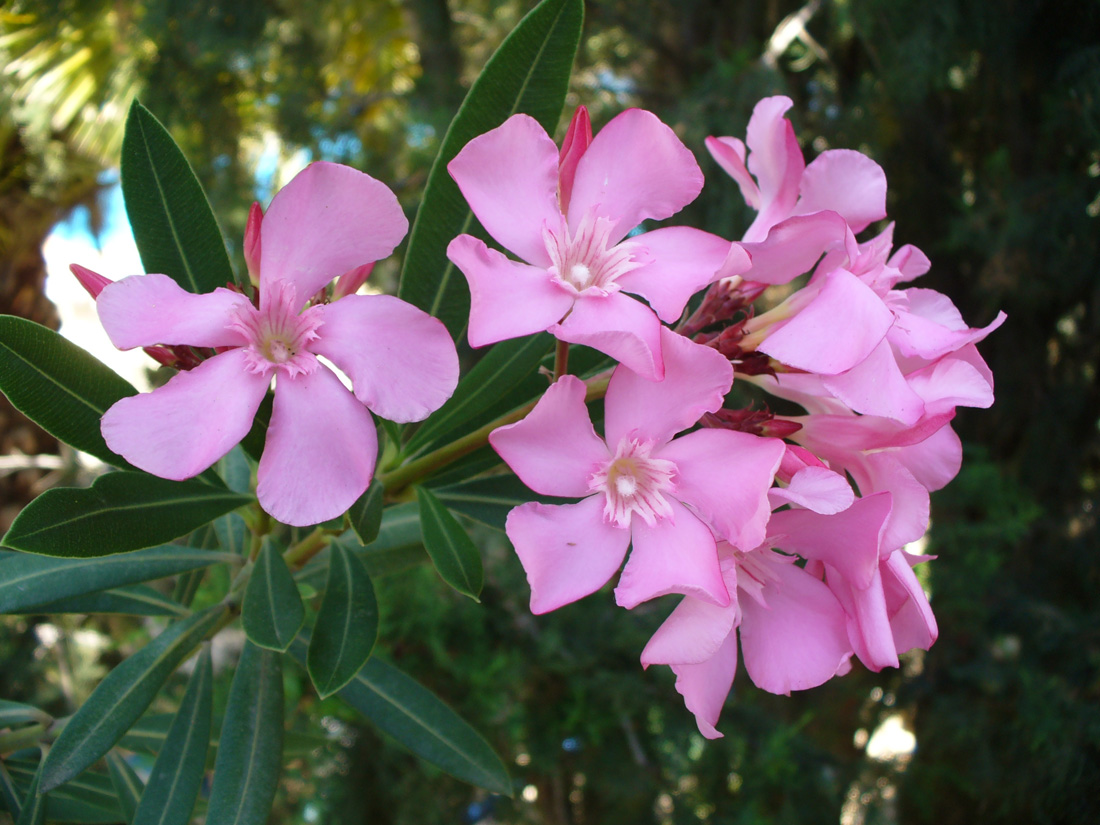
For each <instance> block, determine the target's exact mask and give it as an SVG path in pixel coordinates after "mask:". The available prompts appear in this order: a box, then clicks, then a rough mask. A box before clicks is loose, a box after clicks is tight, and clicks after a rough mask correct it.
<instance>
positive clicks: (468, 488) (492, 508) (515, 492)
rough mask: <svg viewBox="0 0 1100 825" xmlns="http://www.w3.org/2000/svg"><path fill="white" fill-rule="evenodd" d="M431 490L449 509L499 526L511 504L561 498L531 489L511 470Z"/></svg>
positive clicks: (557, 501)
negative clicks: (510, 471) (544, 494)
mask: <svg viewBox="0 0 1100 825" xmlns="http://www.w3.org/2000/svg"><path fill="white" fill-rule="evenodd" d="M432 492H433V493H435V494H436V496H437V497H438V498H439V500H440V502H442V503H443V504H444V505H445V506H446V507H448V508H449V509H451V510H454V511H455V512H458V513H462V514H463V515H464V516H469V517H470V518H472V519H475V520H477V521H480V522H481V523H482V524H486V525H488V526H489V527H495V528H497V529H498V530H503V529H504V522H505V519H507V518H508V513H510V512H511V511H512V508H513V507H518V506H519V505H521V504H526V503H527V502H529V501H541V502H545V503H555V504H560V503H561V502H562V499H560V498H551V497H549V496H540V495H538V494H536V493H533V492H531V491H530V490H529V489H528V488H527V485H526V484H524V483H523V482H522V481H520V480H519V479H518V478H516V476H515V475H514V474H512V473H507V474H505V475H496V476H486V477H483V478H475V479H473V480H471V481H464V482H462V483H460V484H453V485H449V486H447V487H433V488H432Z"/></svg>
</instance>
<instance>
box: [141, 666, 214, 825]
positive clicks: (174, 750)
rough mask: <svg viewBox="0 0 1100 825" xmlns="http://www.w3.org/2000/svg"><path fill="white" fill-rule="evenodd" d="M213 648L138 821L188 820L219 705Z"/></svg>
mask: <svg viewBox="0 0 1100 825" xmlns="http://www.w3.org/2000/svg"><path fill="white" fill-rule="evenodd" d="M212 674H213V669H212V667H211V664H210V649H209V647H204V648H203V651H202V653H200V654H199V658H198V661H197V664H196V665H195V671H194V673H192V674H191V681H190V682H189V683H188V685H187V692H186V693H185V694H184V695H183V701H182V702H181V703H180V709H179V711H178V712H177V713H176V716H175V719H173V721H172V727H171V728H169V729H168V735H167V737H166V739H165V742H164V747H163V748H161V750H160V755H159V756H157V761H156V762H154V763H153V770H152V772H151V773H150V774H149V782H148V784H147V785H146V786H145V793H144V794H143V795H142V797H141V803H140V804H139V805H138V808H137V813H136V814H135V815H134V818H133V825H187V823H188V822H190V821H191V811H192V810H193V809H194V807H195V800H196V799H197V798H198V795H199V789H200V788H201V787H202V780H203V775H204V773H205V770H206V751H207V749H208V747H209V745H210V726H211V715H212V708H213V695H214V691H213V675H212Z"/></svg>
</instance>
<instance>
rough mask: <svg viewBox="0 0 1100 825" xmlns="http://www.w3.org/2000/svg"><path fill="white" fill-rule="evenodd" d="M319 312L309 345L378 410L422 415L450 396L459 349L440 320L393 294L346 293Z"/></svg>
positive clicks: (396, 415)
mask: <svg viewBox="0 0 1100 825" xmlns="http://www.w3.org/2000/svg"><path fill="white" fill-rule="evenodd" d="M322 312H323V315H322V318H323V319H324V323H323V325H322V326H321V328H320V329H319V330H318V334H319V335H320V338H318V339H317V340H316V341H314V342H312V343H311V344H310V348H311V349H312V350H313V351H314V352H316V353H317V354H318V355H323V356H325V357H326V358H328V359H329V360H330V361H332V363H333V364H335V365H336V366H337V367H339V368H340V369H341V370H342V371H343V372H344V373H345V374H346V375H347V376H348V377H349V378H350V379H351V383H352V387H353V389H354V391H355V397H356V398H358V399H359V401H360V402H362V403H363V404H365V405H366V406H367V407H368V408H369V409H371V410H373V411H374V412H375V413H377V414H378V415H380V416H382V417H383V418H387V419H389V420H390V421H397V422H400V423H404V422H407V421H421V420H423V419H425V418H427V417H428V416H429V415H430V414H431V413H433V412H434V411H435V410H437V409H439V407H440V406H442V404H443V402H444V401H446V400H447V399H448V398H450V397H451V393H453V392H454V389H455V386H456V385H457V384H458V353H456V352H455V347H454V344H453V343H452V342H451V336H450V335H449V334H448V333H447V328H446V327H444V326H443V324H442V323H441V322H440V321H439V320H437V319H435V318H433V317H432V316H430V315H428V313H426V312H424V311H423V310H421V309H417V308H416V307H414V306H413V305H412V304H407V303H405V302H404V301H402V300H400V299H399V298H395V297H393V296H392V295H348V296H346V297H344V298H341V299H340V300H338V301H334V302H333V303H331V304H326V305H324V306H323V307H322Z"/></svg>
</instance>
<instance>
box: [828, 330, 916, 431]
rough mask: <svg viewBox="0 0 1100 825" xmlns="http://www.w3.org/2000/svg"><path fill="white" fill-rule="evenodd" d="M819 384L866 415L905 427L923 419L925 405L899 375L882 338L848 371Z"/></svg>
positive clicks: (894, 360) (889, 348)
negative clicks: (892, 419) (882, 418)
mask: <svg viewBox="0 0 1100 825" xmlns="http://www.w3.org/2000/svg"><path fill="white" fill-rule="evenodd" d="M822 383H823V384H824V385H825V388H826V389H827V390H828V391H829V392H831V393H832V394H833V395H834V396H836V397H837V398H839V399H840V400H841V401H843V402H844V403H845V404H847V405H848V406H849V407H851V408H852V409H853V410H855V411H856V412H859V413H864V414H865V415H874V416H881V417H884V418H894V419H897V420H898V421H900V422H901V423H902V424H905V425H906V426H911V425H913V424H916V423H917V422H918V421H919V420H920V418H921V416H922V415H924V401H923V400H922V398H921V396H920V395H918V394H917V393H916V392H914V391H913V389H914V388H912V387H910V385H909V382H908V381H906V380H905V376H904V375H902V374H901V370H900V369H899V368H898V362H897V360H896V359H895V358H894V351H893V349H892V348H891V347H890V342H889V341H887V340H886V339H885V338H883V339H882V340H881V341H879V342H878V344H877V345H876V346H875V348H874V349H872V350H871V352H870V353H869V354H868V356H867V357H866V358H864V359H863V360H862V361H860V362H859V363H858V364H856V365H855V366H854V367H852V368H851V369H850V370H846V371H845V372H842V373H840V374H839V375H826V376H824V377H823V382H822Z"/></svg>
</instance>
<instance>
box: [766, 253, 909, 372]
mask: <svg viewBox="0 0 1100 825" xmlns="http://www.w3.org/2000/svg"><path fill="white" fill-rule="evenodd" d="M750 277H751V276H750ZM893 322H894V315H893V313H892V312H890V310H889V309H887V308H886V306H885V305H884V304H883V303H882V299H881V298H879V297H878V295H876V294H875V293H874V291H873V290H872V289H871V288H870V287H869V286H867V285H866V284H865V283H863V282H862V281H861V280H859V278H857V277H856V276H855V275H853V274H851V273H850V272H847V271H845V270H843V269H837V270H834V271H833V272H831V273H829V275H827V276H826V277H825V278H824V280H823V285H822V287H821V291H820V292H819V293H818V294H817V295H815V296H814V297H813V300H811V301H810V303H809V304H808V305H806V306H805V307H803V308H802V310H801V311H800V312H798V313H797V314H795V316H794V317H793V318H791V319H790V320H788V321H786V322H780V323H779V324H777V325H776V328H775V329H774V330H773V331H772V332H771V333H770V334H769V335H768V336H767V337H766V338H765V339H764V341H763V343H761V344H760V346H759V347H757V349H758V350H759V351H760V352H763V353H766V354H767V355H770V356H771V357H772V358H774V359H776V360H777V361H780V362H782V363H784V364H787V365H788V366H791V367H797V368H798V369H801V370H806V371H807V372H813V373H818V374H820V375H836V374H837V373H840V372H844V371H845V370H849V369H851V368H852V367H854V366H855V365H856V364H858V363H859V362H860V361H862V360H863V359H864V358H866V357H867V356H868V355H870V354H871V352H872V350H874V348H875V347H876V346H877V345H878V343H879V341H881V340H882V339H883V337H884V336H885V335H886V331H887V330H888V329H890V325H891V324H892V323H893Z"/></svg>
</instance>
